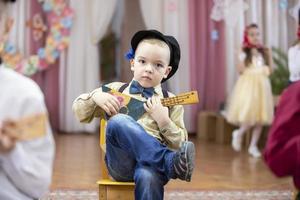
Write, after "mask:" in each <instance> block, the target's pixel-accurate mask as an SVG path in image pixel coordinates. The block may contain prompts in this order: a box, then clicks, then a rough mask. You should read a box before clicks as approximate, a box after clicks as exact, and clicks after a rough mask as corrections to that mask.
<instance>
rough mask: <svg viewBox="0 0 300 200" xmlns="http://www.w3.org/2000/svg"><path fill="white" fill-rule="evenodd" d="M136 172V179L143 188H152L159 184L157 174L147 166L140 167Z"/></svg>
mask: <svg viewBox="0 0 300 200" xmlns="http://www.w3.org/2000/svg"><path fill="white" fill-rule="evenodd" d="M136 170H137V171H136V172H135V174H134V181H135V183H136V184H138V185H139V186H141V187H143V188H152V187H153V186H155V185H157V184H159V183H158V182H159V180H158V177H157V174H156V173H154V172H153V171H152V170H150V169H147V168H138V169H136Z"/></svg>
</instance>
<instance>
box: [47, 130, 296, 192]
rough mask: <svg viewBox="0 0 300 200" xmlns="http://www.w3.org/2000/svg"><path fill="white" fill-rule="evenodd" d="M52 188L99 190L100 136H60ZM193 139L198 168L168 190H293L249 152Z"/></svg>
mask: <svg viewBox="0 0 300 200" xmlns="http://www.w3.org/2000/svg"><path fill="white" fill-rule="evenodd" d="M55 140H56V159H55V164H54V174H53V182H52V187H51V188H52V189H91V190H94V189H95V190H96V189H97V185H96V181H97V180H98V178H99V177H100V171H101V170H100V167H99V166H100V165H99V163H100V149H99V145H98V144H99V143H98V137H97V136H95V135H85V134H57V135H56V136H55ZM191 140H192V141H193V142H194V143H195V146H196V166H195V170H194V174H193V177H192V181H191V182H190V183H187V182H183V181H180V180H172V181H170V182H169V183H168V184H167V186H166V189H167V190H173V189H175V190H177V189H178V190H186V189H188V190H215V189H216V190H227V189H230V190H232V189H245V190H265V189H279V190H281V189H290V190H293V184H292V181H291V179H290V178H284V179H278V178H276V177H274V176H273V175H272V174H271V172H270V171H269V170H268V168H267V167H266V165H265V164H264V162H263V160H262V159H255V158H252V157H250V156H249V155H248V154H247V153H246V151H245V152H242V153H235V152H233V150H232V149H231V147H230V146H228V145H227V146H226V145H218V144H214V143H209V142H204V141H199V140H196V139H194V138H191Z"/></svg>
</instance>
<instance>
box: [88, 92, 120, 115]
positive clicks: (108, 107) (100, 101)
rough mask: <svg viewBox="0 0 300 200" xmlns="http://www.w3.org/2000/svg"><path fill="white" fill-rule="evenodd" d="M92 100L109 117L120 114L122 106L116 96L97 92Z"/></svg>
mask: <svg viewBox="0 0 300 200" xmlns="http://www.w3.org/2000/svg"><path fill="white" fill-rule="evenodd" d="M92 98H93V101H94V102H95V103H96V104H97V105H98V106H100V108H102V109H103V110H104V111H105V112H106V114H108V115H109V116H112V115H115V114H118V112H119V110H120V106H121V105H120V102H119V101H118V99H117V98H116V97H115V96H113V95H111V94H109V93H107V92H95V93H94V94H93V96H92Z"/></svg>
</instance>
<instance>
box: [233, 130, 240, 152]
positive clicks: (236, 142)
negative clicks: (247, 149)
mask: <svg viewBox="0 0 300 200" xmlns="http://www.w3.org/2000/svg"><path fill="white" fill-rule="evenodd" d="M231 146H232V148H233V149H234V150H235V151H241V149H242V137H241V135H240V134H239V131H238V130H234V131H233V132H232V141H231Z"/></svg>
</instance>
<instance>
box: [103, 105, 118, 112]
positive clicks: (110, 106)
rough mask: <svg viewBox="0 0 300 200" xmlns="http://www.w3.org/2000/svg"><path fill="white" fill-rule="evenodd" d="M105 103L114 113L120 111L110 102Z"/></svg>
mask: <svg viewBox="0 0 300 200" xmlns="http://www.w3.org/2000/svg"><path fill="white" fill-rule="evenodd" d="M105 105H106V106H107V107H108V109H109V110H110V112H111V113H112V114H117V113H118V111H117V109H116V108H115V107H114V106H113V105H112V104H111V103H110V102H107V103H106V104H105Z"/></svg>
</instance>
